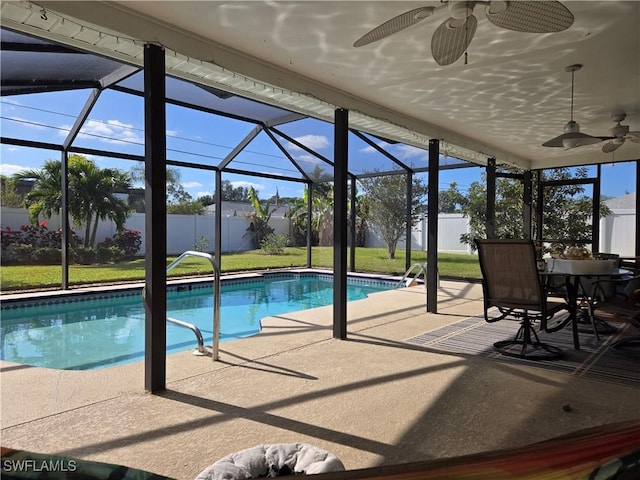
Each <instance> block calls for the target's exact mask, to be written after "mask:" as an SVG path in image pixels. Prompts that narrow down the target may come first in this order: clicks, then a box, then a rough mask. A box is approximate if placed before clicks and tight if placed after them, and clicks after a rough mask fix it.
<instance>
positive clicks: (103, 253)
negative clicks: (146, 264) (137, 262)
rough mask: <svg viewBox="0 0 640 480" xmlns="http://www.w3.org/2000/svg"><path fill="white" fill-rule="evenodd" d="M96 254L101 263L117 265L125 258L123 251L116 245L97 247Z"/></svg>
mask: <svg viewBox="0 0 640 480" xmlns="http://www.w3.org/2000/svg"><path fill="white" fill-rule="evenodd" d="M96 254H97V257H98V260H99V261H100V262H101V263H108V262H113V263H118V262H121V261H122V260H124V258H125V253H124V250H123V249H121V248H120V247H118V246H117V245H110V246H106V245H103V244H100V245H98V248H96Z"/></svg>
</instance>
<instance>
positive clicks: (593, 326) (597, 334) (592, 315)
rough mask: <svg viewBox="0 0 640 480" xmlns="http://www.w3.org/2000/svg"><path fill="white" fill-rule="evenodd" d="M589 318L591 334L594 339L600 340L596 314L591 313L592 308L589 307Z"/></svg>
mask: <svg viewBox="0 0 640 480" xmlns="http://www.w3.org/2000/svg"><path fill="white" fill-rule="evenodd" d="M589 320H591V327H592V328H593V334H594V335H595V336H596V340H598V341H600V334H599V333H598V326H597V325H596V316H595V315H594V314H593V310H592V309H591V308H590V309H589Z"/></svg>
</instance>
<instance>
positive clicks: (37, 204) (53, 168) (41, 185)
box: [13, 160, 62, 224]
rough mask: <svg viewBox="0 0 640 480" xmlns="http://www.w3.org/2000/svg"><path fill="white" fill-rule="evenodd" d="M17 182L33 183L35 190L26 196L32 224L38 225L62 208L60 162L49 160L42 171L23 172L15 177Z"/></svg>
mask: <svg viewBox="0 0 640 480" xmlns="http://www.w3.org/2000/svg"><path fill="white" fill-rule="evenodd" d="M13 178H14V179H16V180H31V181H33V189H32V190H31V191H30V192H29V193H27V195H26V196H25V205H26V207H27V208H28V209H29V219H30V220H31V223H33V224H37V223H38V218H39V217H40V215H42V216H43V217H45V218H51V216H52V215H53V214H55V213H58V212H59V211H60V208H62V165H61V163H60V161H56V160H47V161H46V162H44V165H43V167H42V168H41V169H31V170H23V171H21V172H18V173H16V174H15V175H14V176H13Z"/></svg>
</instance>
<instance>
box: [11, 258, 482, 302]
mask: <svg viewBox="0 0 640 480" xmlns="http://www.w3.org/2000/svg"><path fill="white" fill-rule="evenodd" d="M174 258H175V257H169V258H168V259H167V264H168V263H169V262H170V261H172V260H173V259H174ZM425 260H426V254H425V252H421V251H416V252H413V255H412V259H411V261H412V263H423V262H424V261H425ZM306 262H307V251H306V249H305V248H302V247H300V248H293V247H290V248H286V249H285V252H284V254H283V255H265V254H264V253H262V252H261V251H260V250H250V251H247V252H239V253H233V254H222V258H221V265H222V273H231V272H243V271H251V270H267V269H271V268H283V267H284V268H286V267H304V266H305V265H306ZM312 265H313V266H314V267H322V268H332V265H333V251H332V247H314V248H313V249H312ZM144 266H145V261H144V259H137V260H132V261H127V262H122V263H117V264H113V265H70V266H69V283H70V284H71V285H75V286H78V285H88V284H99V283H105V284H110V283H122V282H132V281H141V280H143V279H144ZM404 266H405V260H404V251H398V252H396V258H395V259H394V260H389V259H388V258H387V252H386V249H383V248H357V249H356V271H358V272H372V273H382V274H390V275H402V274H403V273H404V271H405V268H404ZM438 269H439V272H440V277H441V278H458V279H469V280H477V279H479V278H480V267H479V265H478V258H477V256H475V255H465V254H447V253H443V254H440V255H439V256H438ZM211 273H212V272H211V265H210V264H209V263H208V262H207V261H206V260H203V259H199V258H188V259H186V260H185V261H184V262H183V263H181V264H180V265H179V266H178V267H176V268H175V269H174V270H172V271H171V276H190V275H198V274H200V275H209V274H211ZM61 276H62V273H61V268H60V266H57V265H25V266H16V265H6V266H3V267H2V272H1V282H0V289H1V290H2V292H4V293H7V292H10V291H14V290H32V289H36V290H37V289H45V288H59V287H60V284H61Z"/></svg>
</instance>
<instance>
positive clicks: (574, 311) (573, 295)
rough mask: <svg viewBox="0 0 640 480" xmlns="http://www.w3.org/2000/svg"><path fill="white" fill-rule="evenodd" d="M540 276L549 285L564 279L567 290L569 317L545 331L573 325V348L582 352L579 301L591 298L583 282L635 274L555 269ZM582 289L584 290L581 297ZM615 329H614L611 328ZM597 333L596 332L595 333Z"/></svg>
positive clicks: (545, 327) (623, 269) (628, 272)
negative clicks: (569, 324) (579, 329)
mask: <svg viewBox="0 0 640 480" xmlns="http://www.w3.org/2000/svg"><path fill="white" fill-rule="evenodd" d="M539 274H540V276H541V277H542V280H543V284H545V285H547V284H548V282H549V281H550V280H552V279H554V278H555V279H558V278H561V279H563V286H564V289H565V294H566V300H567V305H568V311H569V315H568V317H567V318H566V319H564V320H562V321H560V322H559V323H558V324H556V325H554V326H548V325H544V327H543V328H544V330H545V331H546V332H557V331H558V330H560V329H562V328H564V327H566V326H567V324H568V323H571V330H572V334H573V347H574V348H575V349H576V350H580V338H579V334H578V323H579V318H578V317H579V316H578V312H579V310H580V309H579V306H578V301H579V299H580V298H582V297H585V296H586V297H589V296H590V293H589V292H585V291H584V288H583V285H582V281H583V280H584V279H586V278H588V279H589V280H590V282H592V281H594V280H600V279H603V278H622V277H625V276H631V275H632V274H633V272H632V271H630V270H627V269H625V268H614V269H613V271H609V272H587V273H584V272H579V271H576V272H565V271H554V270H553V269H548V268H547V269H545V270H540V271H539ZM581 289H582V290H583V292H582V295H581ZM611 328H613V327H611ZM594 333H595V332H594Z"/></svg>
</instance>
